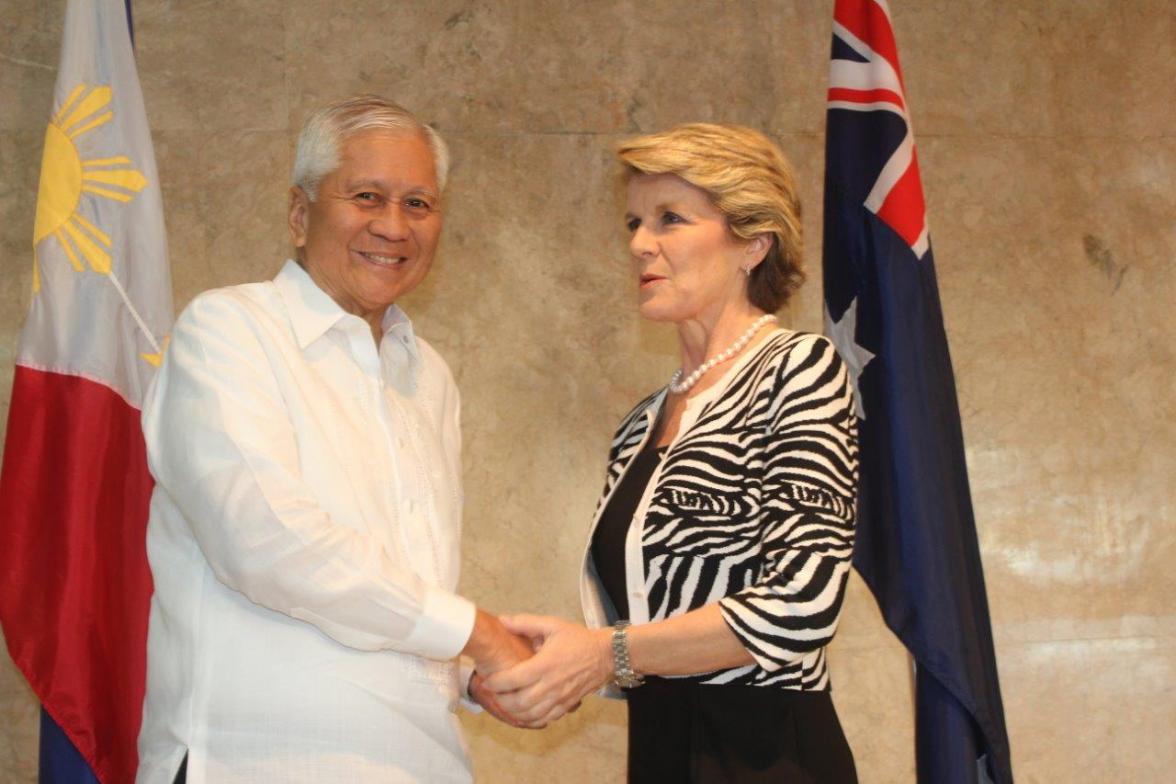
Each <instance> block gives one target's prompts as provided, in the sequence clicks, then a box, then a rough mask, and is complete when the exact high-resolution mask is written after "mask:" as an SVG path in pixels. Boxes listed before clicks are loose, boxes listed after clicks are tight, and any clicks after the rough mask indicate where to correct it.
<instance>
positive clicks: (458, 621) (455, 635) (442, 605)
mask: <svg viewBox="0 0 1176 784" xmlns="http://www.w3.org/2000/svg"><path fill="white" fill-rule="evenodd" d="M476 613H477V607H475V606H474V603H473V602H471V601H470V600H469V599H463V598H462V597H460V596H458V595H457V594H455V593H450V592H449V591H446V590H444V589H441V588H434V587H430V588H428V589H427V592H426V593H425V602H424V606H423V608H422V610H421V615H420V617H419V618H418V619H417V622H416V626H415V627H414V628H413V630H412V634H410V635H409V637H408V640H406V645H405V647H406V648H407V649H408V650H410V651H412V652H414V653H416V654H417V655H419V656H424V657H425V658H428V659H436V660H437V661H445V660H446V659H452V658H454V657H455V656H457V655H458V654H459V653H461V650H462V648H464V647H465V646H466V643H467V642H469V639H470V635H471V634H472V633H473V631H474V615H475V614H476Z"/></svg>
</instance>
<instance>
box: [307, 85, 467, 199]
mask: <svg viewBox="0 0 1176 784" xmlns="http://www.w3.org/2000/svg"><path fill="white" fill-rule="evenodd" d="M371 130H386V131H410V132H416V133H419V134H420V135H421V136H423V137H424V139H425V141H427V142H428V143H429V149H430V150H432V151H433V165H434V166H435V167H436V170H437V187H438V189H441V190H444V188H445V179H446V177H447V176H448V175H449V147H448V146H447V145H446V144H445V140H444V139H442V138H441V134H439V133H437V131H435V130H433V128H432V127H430V126H428V125H426V124H425V123H423V122H421V121H420V120H418V119H417V118H416V117H414V116H413V114H412V113H411V112H409V111H408V110H407V109H405V108H404V107H403V106H400V105H398V104H395V103H392V102H391V101H389V100H388V99H386V98H381V97H380V96H378V95H356V96H354V97H352V98H345V99H343V100H341V101H335V102H334V103H331V104H328V105H327V106H324V107H323V108H321V109H319V110H318V111H316V112H315V113H314V114H312V115H310V117H308V118H306V123H305V124H304V125H303V126H302V131H301V133H299V134H298V149H297V152H295V154H294V174H293V176H292V178H291V179H292V180H293V184H294V185H297V186H298V187H299V188H301V189H302V190H304V191H305V192H306V195H307V196H308V197H310V200H311V201H314V200H315V198H316V197H317V196H318V186H319V183H320V182H322V179H323V177H326V176H327V175H328V174H330V173H331V172H333V171H335V169H337V168H339V155H340V150H341V149H342V147H343V144H344V143H345V142H346V141H347V140H348V139H350V138H351V137H352V136H355V135H356V134H358V133H361V132H362V131H371Z"/></svg>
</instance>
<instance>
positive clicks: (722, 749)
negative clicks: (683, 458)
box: [592, 438, 857, 784]
mask: <svg viewBox="0 0 1176 784" xmlns="http://www.w3.org/2000/svg"><path fill="white" fill-rule="evenodd" d="M653 444H654V439H653V438H650V440H649V443H648V444H647V445H646V446H645V447H644V448H643V449H642V450H641V452H640V453H639V454H637V455H636V456H635V457H633V459H632V461H631V463H630V464H629V467H628V470H627V471H626V472H625V475H624V477H622V478H621V480H620V484H619V485H618V486H617V488H616V490H615V491H614V492H613V494H612V497H611V498H610V499H609V502H608V505H607V506H606V507H605V509H604V511H603V513H602V514H601V517H600V522H599V524H598V525H597V527H596V532H595V533H594V534H593V537H592V560H593V562H594V563H595V565H596V570H597V573H598V575H599V576H600V581H601V583H602V584H603V586H604V589H605V591H606V592H607V593H608V596H609V598H610V599H611V600H612V603H613V606H614V607H616V610H617V614H618V617H620V618H627V617H629V602H628V593H627V591H626V587H625V537H626V536H627V534H628V531H629V526H630V524H631V522H632V520H633V515H634V513H635V512H636V511H637V507H638V505H639V504H640V503H641V496H642V495H643V494H644V492H645V488H646V486H647V485H648V484H649V481H650V479H651V478H652V476H653V473H654V470H655V469H656V468H657V466H658V464H659V463H660V462H661V459H662V458H663V457H664V456H665V451H666V449H665V447H662V448H658V447H656V446H654V445H653ZM626 696H627V698H628V704H629V781H630V782H632V783H633V784H653V783H655V782H657V783H660V782H667V784H669V783H671V782H672V783H673V784H678V783H679V782H683V783H685V782H689V783H690V784H712V783H713V784H720V783H722V784H742V783H744V782H746V783H748V784H750V783H751V782H789V783H791V782H796V783H797V784H843V783H845V784H850V783H852V782H856V781H857V773H856V771H855V768H854V763H853V754H852V752H851V751H850V748H849V744H848V743H847V742H846V740H845V734H844V733H843V732H842V729H841V724H840V722H839V721H838V720H837V713H836V711H835V710H834V708H833V701H832V699H831V698H830V696H829V692H828V691H798V690H793V689H782V688H774V687H771V686H732V685H726V686H723V685H708V684H700V683H695V682H691V681H683V680H678V679H675V678H658V677H653V676H650V677H647V678H646V679H645V683H644V684H643V685H642V686H639V687H637V688H635V689H629V690H627V692H626Z"/></svg>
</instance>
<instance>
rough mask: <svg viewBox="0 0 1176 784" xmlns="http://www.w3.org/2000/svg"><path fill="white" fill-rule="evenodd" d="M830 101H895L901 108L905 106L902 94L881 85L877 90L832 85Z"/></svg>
mask: <svg viewBox="0 0 1176 784" xmlns="http://www.w3.org/2000/svg"><path fill="white" fill-rule="evenodd" d="M829 100H830V101H846V102H848V103H893V104H896V105H897V106H898V107H899V108H900V109H902V108H905V105H904V104H903V102H902V96H901V95H899V94H898V93H896V92H894V90H887V89H885V88H882V87H879V88H877V89H875V90H854V89H851V88H849V87H830V88H829Z"/></svg>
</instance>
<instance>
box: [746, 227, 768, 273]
mask: <svg viewBox="0 0 1176 784" xmlns="http://www.w3.org/2000/svg"><path fill="white" fill-rule="evenodd" d="M771 248H772V235H771V234H770V233H768V232H766V231H765V232H761V233H759V234H757V235H755V236H754V237H752V238H751V239H750V240H748V241H747V246H746V247H745V248H744V252H745V253H746V254H747V263H746V265H745V266H746V267H747V269H749V270H750V269H752V268H753V267H755V266H757V265H758V264H759V263H760V262H761V261H763V260H764V258H765V257H766V256H767V255H768V251H769V250H771Z"/></svg>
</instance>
